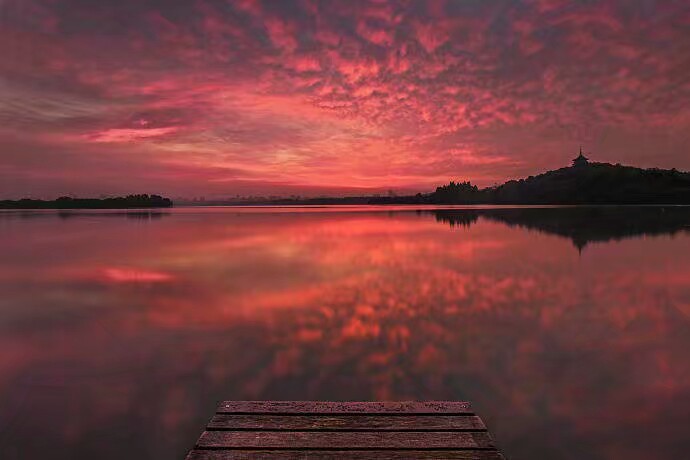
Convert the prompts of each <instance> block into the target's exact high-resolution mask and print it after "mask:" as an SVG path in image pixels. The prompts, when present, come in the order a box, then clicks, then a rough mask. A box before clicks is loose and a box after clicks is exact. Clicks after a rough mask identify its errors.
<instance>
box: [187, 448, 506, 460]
mask: <svg viewBox="0 0 690 460" xmlns="http://www.w3.org/2000/svg"><path fill="white" fill-rule="evenodd" d="M257 458H261V459H269V460H298V459H299V460H304V459H309V460H335V459H345V458H356V459H358V460H451V459H452V460H504V457H503V456H502V455H501V454H500V452H498V451H495V450H436V451H434V450H340V451H338V450H331V451H323V450H321V451H319V450H302V451H300V450H193V451H191V452H190V453H189V455H188V456H187V460H247V459H257Z"/></svg>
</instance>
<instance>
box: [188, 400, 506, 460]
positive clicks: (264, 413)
mask: <svg viewBox="0 0 690 460" xmlns="http://www.w3.org/2000/svg"><path fill="white" fill-rule="evenodd" d="M250 458H251V459H256V458H267V459H276V460H277V459H281V460H285V459H304V458H307V459H334V458H357V459H358V460H369V459H379V460H380V459H391V460H393V459H403V458H404V459H465V460H467V459H476V460H488V459H491V460H498V459H503V458H504V457H503V456H502V455H501V453H500V452H499V451H498V449H497V448H496V446H495V445H494V442H493V440H492V439H491V436H490V435H489V433H488V431H487V428H486V426H485V425H484V422H482V420H481V419H480V418H479V417H478V416H477V415H475V414H474V412H472V410H471V409H470V405H469V403H466V402H446V401H433V402H311V401H224V402H222V403H220V405H219V406H218V409H217V411H216V414H215V415H214V416H213V418H212V419H211V421H210V422H209V423H208V425H207V427H206V431H204V432H203V434H202V435H201V437H200V438H199V440H198V441H197V443H196V446H195V447H194V449H193V450H192V451H191V452H190V453H189V455H188V456H187V460H229V459H250Z"/></svg>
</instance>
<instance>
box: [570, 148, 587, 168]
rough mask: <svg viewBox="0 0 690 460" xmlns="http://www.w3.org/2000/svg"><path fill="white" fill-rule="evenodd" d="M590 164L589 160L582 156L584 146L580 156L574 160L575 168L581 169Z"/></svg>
mask: <svg viewBox="0 0 690 460" xmlns="http://www.w3.org/2000/svg"><path fill="white" fill-rule="evenodd" d="M588 164H589V158H587V157H586V156H584V155H583V154H582V146H580V154H579V155H578V156H577V158H575V159H574V160H573V167H578V168H581V167H583V166H587V165H588Z"/></svg>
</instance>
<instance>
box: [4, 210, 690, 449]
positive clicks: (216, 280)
mask: <svg viewBox="0 0 690 460" xmlns="http://www.w3.org/2000/svg"><path fill="white" fill-rule="evenodd" d="M650 209H651V208H650ZM658 209H659V208H655V210H654V211H650V212H651V214H644V213H641V214H638V215H639V216H640V217H639V218H638V219H637V220H635V219H634V218H633V217H634V216H633V215H630V214H626V213H625V212H623V211H620V212H621V213H623V214H625V216H623V217H621V218H620V219H619V218H617V217H615V216H616V215H617V214H614V213H616V212H619V210H617V209H616V210H613V211H612V213H606V212H604V213H603V215H602V214H601V213H600V214H595V215H594V216H595V217H596V216H598V217H596V218H594V217H593V214H591V213H590V212H594V211H589V210H583V209H580V210H577V209H575V210H573V209H570V210H563V209H556V210H540V211H533V210H524V209H520V210H514V209H482V210H478V209H468V210H451V211H449V210H434V211H433V212H430V213H427V212H422V213H417V212H412V211H409V212H408V211H404V210H397V211H395V212H377V211H375V210H371V209H364V210H362V209H358V210H356V209H351V210H348V211H346V212H333V211H332V210H328V212H323V211H322V210H318V209H317V210H314V209H312V210H307V211H305V212H290V211H280V212H270V210H173V211H171V212H170V213H169V214H166V215H165V216H163V217H162V218H160V219H144V220H141V219H114V218H111V217H110V213H106V214H108V216H104V215H102V213H101V214H99V213H85V215H82V216H79V217H75V218H72V219H60V218H59V217H57V215H55V214H52V215H51V214H44V215H43V217H44V218H42V219H28V220H27V219H17V218H7V217H5V218H3V219H0V236H1V238H0V253H2V254H3V257H2V259H1V260H0V292H2V294H3V295H2V296H1V297H0V394H2V395H3V396H4V397H3V398H1V399H0V456H2V458H9V459H19V458H22V459H23V458H37V457H41V458H54V459H63V458H65V459H67V458H89V457H98V458H106V459H107V458H119V457H122V456H127V457H134V458H182V457H183V455H184V452H185V451H186V449H187V448H188V447H189V446H190V445H191V444H192V443H193V442H194V440H195V439H196V437H197V435H198V432H199V430H200V429H201V427H202V426H203V424H204V423H205V421H206V419H207V418H208V416H209V414H210V412H211V411H212V408H213V407H214V404H215V401H216V400H218V399H225V398H228V399H408V398H410V399H467V400H471V401H473V402H474V403H475V406H476V407H477V410H478V411H479V412H480V413H481V414H482V415H483V417H484V418H485V419H487V422H488V423H489V424H490V426H491V428H492V431H493V432H494V433H495V435H496V436H497V438H498V440H499V443H500V445H501V447H503V448H504V449H505V450H506V452H507V453H508V454H509V456H510V458H515V459H520V458H578V459H579V458H593V459H597V458H621V457H626V458H640V459H642V458H682V453H684V452H686V451H687V449H688V447H690V446H689V445H688V441H687V439H686V438H687V437H686V433H685V428H686V427H687V426H688V423H689V422H690V419H689V418H688V416H687V413H688V412H689V411H688V409H689V408H690V365H689V364H688V361H687V359H686V357H685V354H686V350H687V349H689V348H690V334H688V332H690V331H688V328H689V327H688V326H689V324H688V315H690V260H689V259H690V258H688V257H687V255H688V253H689V251H688V250H689V249H690V235H689V234H688V232H687V220H685V219H686V218H687V211H684V212H680V211H683V208H667V210H666V211H663V212H664V213H669V212H670V213H671V214H672V216H669V217H668V218H666V217H664V216H666V215H664V216H661V217H660V216H659V213H660V212H662V211H659V210H658ZM668 209H672V210H671V211H668ZM679 210H680V211H679ZM676 211H679V212H676ZM596 212H600V211H596ZM601 212H603V211H601ZM588 213H590V214H588ZM437 219H438V220H440V221H441V222H442V223H443V225H439V223H438V221H437ZM587 220H590V221H591V223H592V224H591V229H589V230H588V229H587V226H586V225H583V223H584V222H586V221H587ZM614 221H615V222H614ZM446 223H452V224H461V225H459V226H457V225H456V226H455V227H454V228H453V229H452V231H449V228H448V226H447V225H446ZM506 224H510V225H513V226H512V227H511V226H508V225H506ZM528 229H536V230H540V231H539V232H530V231H527V230H528ZM644 235H656V236H654V237H649V238H641V236H644ZM671 235H674V236H673V237H671ZM563 237H566V238H567V239H566V238H563ZM622 238H626V239H622ZM613 239H621V240H620V241H617V242H610V243H608V244H594V245H592V246H591V247H589V248H587V250H586V251H585V252H583V254H582V255H578V252H577V251H576V250H574V248H573V246H572V242H575V244H577V242H578V241H584V242H585V243H589V242H593V241H599V242H604V241H609V240H613ZM144 433H145V434H144Z"/></svg>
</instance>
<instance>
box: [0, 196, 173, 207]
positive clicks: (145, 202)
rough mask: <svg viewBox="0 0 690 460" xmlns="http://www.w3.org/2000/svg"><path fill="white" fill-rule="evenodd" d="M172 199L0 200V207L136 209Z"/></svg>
mask: <svg viewBox="0 0 690 460" xmlns="http://www.w3.org/2000/svg"><path fill="white" fill-rule="evenodd" d="M172 206H173V202H172V200H170V199H169V198H164V197H162V196H160V195H147V194H141V195H127V196H124V197H113V198H71V197H60V198H58V199H57V200H33V199H30V198H24V199H21V200H2V201H0V209H137V208H147V209H151V208H170V207H172Z"/></svg>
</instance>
